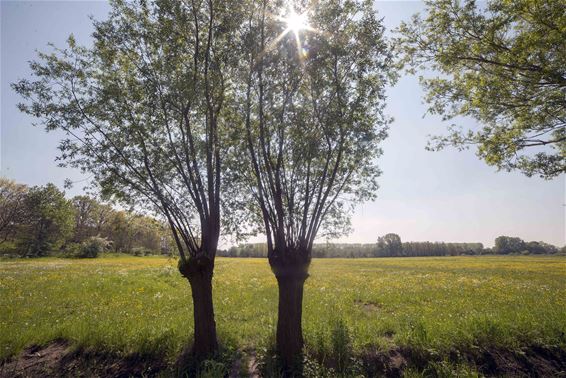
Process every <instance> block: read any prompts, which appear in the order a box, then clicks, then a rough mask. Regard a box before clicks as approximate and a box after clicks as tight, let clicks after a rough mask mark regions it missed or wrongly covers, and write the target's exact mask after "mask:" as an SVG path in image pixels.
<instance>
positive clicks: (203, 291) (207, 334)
mask: <svg viewBox="0 0 566 378" xmlns="http://www.w3.org/2000/svg"><path fill="white" fill-rule="evenodd" d="M194 260H196V259H191V260H190V261H189V262H187V263H185V264H183V266H180V267H179V269H180V270H181V274H183V276H185V277H186V278H187V279H188V280H189V283H190V285H191V292H192V296H193V314H194V341H193V346H192V348H191V354H192V355H193V356H194V357H195V358H196V359H197V360H204V359H206V358H208V357H210V356H212V355H214V354H215V353H216V352H217V351H218V339H217V337H216V322H215V321H214V307H213V303H212V273H213V269H214V262H211V261H210V260H209V261H205V262H204V263H203V261H202V260H200V259H199V260H200V261H194ZM207 260H208V259H207Z"/></svg>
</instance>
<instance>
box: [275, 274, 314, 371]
mask: <svg viewBox="0 0 566 378" xmlns="http://www.w3.org/2000/svg"><path fill="white" fill-rule="evenodd" d="M272 269H273V272H274V273H275V277H276V278H277V284H278V286H279V309H278V316H277V334H276V351H277V355H278V356H279V359H280V361H281V365H282V366H281V367H282V369H283V374H284V376H292V375H300V370H301V365H302V357H303V344H304V342H303V327H302V317H303V288H304V284H305V280H306V279H307V277H308V273H307V270H308V265H304V264H300V265H291V266H288V265H287V266H284V267H281V266H274V265H272Z"/></svg>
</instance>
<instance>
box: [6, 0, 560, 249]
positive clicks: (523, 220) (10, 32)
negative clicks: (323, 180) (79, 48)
mask: <svg viewBox="0 0 566 378" xmlns="http://www.w3.org/2000/svg"><path fill="white" fill-rule="evenodd" d="M376 7H377V9H378V10H379V12H380V14H381V16H382V17H384V22H385V24H386V26H387V28H388V29H391V28H393V27H395V26H396V25H397V24H398V23H399V22H400V20H402V19H407V18H408V17H410V16H411V15H412V14H413V13H415V12H417V11H418V10H420V9H421V7H422V5H421V4H420V3H419V2H402V1H396V2H393V1H392V2H382V1H379V2H376ZM108 8H109V7H108V5H107V4H106V3H105V2H103V1H97V2H86V1H76V2H74V1H67V2H52V1H34V2H24V1H1V50H0V54H1V66H0V74H1V129H0V139H1V143H0V148H1V151H0V173H1V175H2V176H6V177H9V178H12V179H14V180H16V181H18V182H21V183H25V184H28V185H43V184H46V183H47V182H53V183H55V184H56V185H58V186H59V187H62V186H63V182H64V180H65V178H70V179H71V180H73V181H78V180H81V179H85V178H86V177H85V176H82V175H81V174H80V172H78V171H76V170H71V169H62V168H59V167H57V163H56V162H55V157H56V156H57V143H58V140H59V139H60V137H61V136H62V134H59V133H49V134H47V133H45V132H44V131H43V130H42V129H40V128H35V127H33V126H31V121H32V120H31V119H30V118H28V117H27V116H25V115H22V114H20V113H19V112H18V110H17V109H16V106H15V105H16V103H17V102H18V97H17V96H16V95H15V94H14V93H13V92H12V91H11V89H10V87H9V83H11V82H14V81H16V80H17V79H18V78H23V77H27V76H28V75H29V72H30V71H29V68H28V65H27V62H28V61H29V60H31V59H33V58H34V56H35V50H36V49H39V50H45V49H46V45H47V43H48V42H53V43H54V44H55V45H58V46H62V45H63V44H64V41H65V40H66V38H67V36H68V35H69V34H70V33H73V34H74V35H75V37H76V38H77V40H78V41H79V42H81V43H88V42H89V36H90V33H91V31H92V28H91V22H90V20H89V18H88V16H89V15H93V16H94V17H95V18H97V19H102V18H104V17H105V15H106V13H107V11H108ZM421 98H422V91H421V89H420V87H419V84H418V80H417V78H416V77H413V76H406V77H403V78H402V79H401V80H400V81H399V83H398V84H397V85H396V86H395V87H394V88H392V89H390V90H389V100H388V112H389V114H390V115H392V116H393V117H394V118H395V121H394V122H393V124H392V125H391V129H390V135H389V138H388V139H387V140H386V142H385V143H384V144H383V147H384V151H385V153H384V155H383V157H382V158H381V159H380V160H379V165H380V167H381V169H382V170H383V175H382V177H381V179H380V186H381V188H380V189H379V192H378V198H377V200H376V201H374V202H371V203H366V204H364V205H363V206H360V207H358V208H357V211H356V213H355V215H354V217H353V219H352V223H353V227H354V231H353V233H351V234H350V235H348V236H347V237H344V238H342V239H340V241H344V242H374V241H375V240H376V239H377V237H378V236H379V235H383V234H385V233H388V232H395V233H398V234H399V235H401V238H402V239H403V240H405V241H425V240H430V241H458V242H465V241H467V242H476V241H477V242H482V243H484V244H485V245H486V246H491V245H493V239H494V238H495V237H497V236H498V235H509V236H519V237H521V238H523V239H525V240H543V241H546V242H550V243H553V244H556V245H564V243H565V233H566V230H565V209H566V208H565V207H564V203H565V202H566V201H565V199H564V196H565V182H564V180H565V178H564V176H562V177H560V178H558V179H555V180H553V181H545V180H542V179H538V178H526V177H524V176H522V175H520V174H519V173H507V172H496V171H495V169H494V168H492V167H489V166H487V165H485V163H483V162H481V161H479V160H478V159H477V158H476V156H475V152H474V151H473V150H470V151H465V152H458V151H456V150H451V149H448V150H444V151H441V152H428V151H425V149H424V147H425V145H426V141H427V136H428V135H430V134H439V133H442V132H443V131H444V130H445V128H446V126H447V125H446V124H443V123H442V122H441V121H440V120H439V119H438V118H437V117H433V116H430V115H427V116H426V117H423V116H424V114H425V110H426V108H425V106H424V105H423V103H422V100H421ZM464 124H465V125H466V126H472V127H473V126H475V122H474V121H473V120H465V121H464ZM80 192H81V185H76V186H75V188H73V189H72V190H70V191H68V192H67V194H68V195H69V196H71V195H75V194H78V193H80Z"/></svg>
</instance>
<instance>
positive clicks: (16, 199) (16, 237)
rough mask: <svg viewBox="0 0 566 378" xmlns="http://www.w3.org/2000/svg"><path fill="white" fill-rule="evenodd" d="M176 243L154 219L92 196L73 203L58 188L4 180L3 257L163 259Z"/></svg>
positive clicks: (0, 207)
mask: <svg viewBox="0 0 566 378" xmlns="http://www.w3.org/2000/svg"><path fill="white" fill-rule="evenodd" d="M170 239H171V237H170V232H169V230H168V228H167V227H165V225H163V224H162V223H161V222H160V221H158V220H156V219H154V218H152V217H149V216H144V215H139V214H135V213H133V212H130V211H124V210H116V209H114V208H113V207H112V206H111V205H109V204H104V203H102V202H100V201H98V200H96V199H94V198H91V197H89V196H84V195H81V196H75V197H73V198H71V199H67V198H65V193H64V192H62V191H61V190H59V189H58V188H57V187H56V186H55V185H53V184H47V185H45V186H34V187H28V186H26V185H22V184H18V183H16V182H14V181H12V180H8V179H5V178H0V254H4V255H6V254H7V255H17V256H26V257H41V256H49V255H53V254H64V255H68V256H77V257H96V255H98V253H100V252H102V251H111V252H122V253H130V254H136V255H146V254H160V253H170V251H171V240H170Z"/></svg>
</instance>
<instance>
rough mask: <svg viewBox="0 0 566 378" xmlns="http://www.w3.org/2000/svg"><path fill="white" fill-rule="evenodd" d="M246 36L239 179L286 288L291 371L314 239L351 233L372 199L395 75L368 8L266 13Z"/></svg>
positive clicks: (298, 349)
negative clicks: (360, 209)
mask: <svg viewBox="0 0 566 378" xmlns="http://www.w3.org/2000/svg"><path fill="white" fill-rule="evenodd" d="M296 6H297V7H300V4H297V5H296ZM282 13H283V14H284V15H283V16H277V15H278V14H282ZM247 29H248V30H247V32H248V37H249V38H247V39H246V45H245V46H244V49H245V50H246V51H247V59H243V60H242V68H241V69H242V72H243V73H242V77H244V78H246V77H247V83H246V85H245V87H244V88H242V90H241V91H240V92H241V95H242V96H243V97H244V98H243V99H242V101H241V102H242V106H243V109H242V112H241V113H242V114H243V115H244V116H245V120H244V121H243V123H244V125H245V131H243V133H245V147H246V148H247V151H248V154H247V157H246V159H247V161H248V162H249V164H248V165H249V171H248V172H247V174H243V175H242V177H243V178H245V179H247V180H248V182H249V183H251V192H252V196H253V199H254V203H255V205H256V213H257V214H259V216H258V218H259V219H260V222H261V223H262V231H263V232H264V233H265V235H266V237H267V247H268V259H269V263H270V266H271V269H272V271H273V273H274V274H275V277H276V279H277V283H278V286H279V310H278V321H277V331H276V349H277V350H276V351H277V354H278V355H279V357H280V361H281V363H282V365H283V368H284V369H285V370H289V369H292V367H293V366H294V364H295V363H296V362H297V359H300V358H301V357H300V356H301V354H302V347H303V336H302V325H301V324H302V300H303V287H304V282H305V280H306V279H307V277H308V269H309V265H310V262H311V254H312V247H313V243H314V241H315V238H316V237H317V236H321V235H325V236H334V235H338V234H341V233H343V232H344V231H345V230H346V229H348V226H349V221H348V220H349V217H348V215H349V214H350V210H351V209H352V206H353V204H355V203H357V202H359V201H363V200H368V199H371V198H374V196H375V192H376V190H377V182H376V179H377V177H378V176H379V173H380V171H379V169H378V167H377V166H376V158H377V157H378V156H379V155H380V154H381V149H380V148H379V143H380V142H381V141H382V140H383V139H384V138H385V137H386V135H387V133H386V129H387V125H388V123H389V119H388V118H387V117H386V116H385V115H384V101H385V94H384V88H385V86H386V85H387V84H389V83H390V82H392V81H393V80H394V79H395V74H394V71H393V68H392V59H391V53H390V48H389V46H388V44H387V43H386V41H385V38H384V35H383V33H384V29H383V26H382V24H381V21H380V20H379V19H378V18H377V15H376V13H375V11H374V9H373V4H372V2H371V1H350V0H346V1H340V0H329V1H320V2H317V4H316V6H315V7H312V8H304V7H303V8H297V9H295V8H289V7H288V4H287V3H284V2H280V1H272V2H267V1H264V2H262V3H260V4H259V5H258V6H257V7H256V8H255V9H254V12H253V14H251V15H248V22H247ZM242 159H244V157H242Z"/></svg>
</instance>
